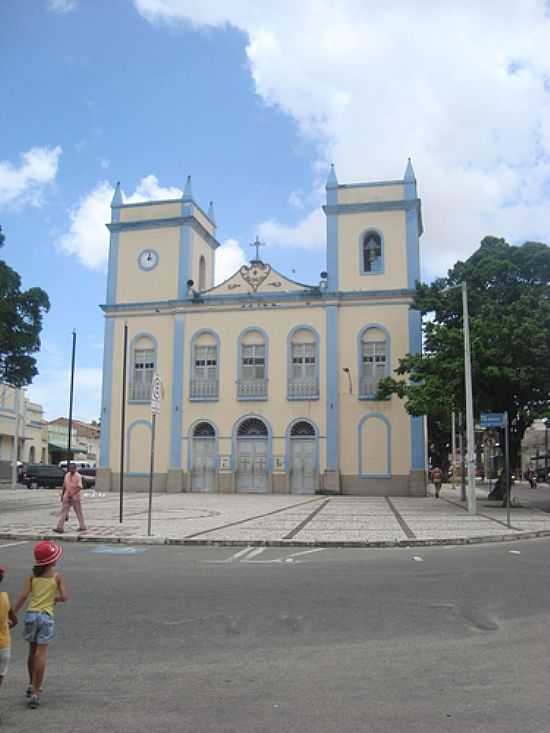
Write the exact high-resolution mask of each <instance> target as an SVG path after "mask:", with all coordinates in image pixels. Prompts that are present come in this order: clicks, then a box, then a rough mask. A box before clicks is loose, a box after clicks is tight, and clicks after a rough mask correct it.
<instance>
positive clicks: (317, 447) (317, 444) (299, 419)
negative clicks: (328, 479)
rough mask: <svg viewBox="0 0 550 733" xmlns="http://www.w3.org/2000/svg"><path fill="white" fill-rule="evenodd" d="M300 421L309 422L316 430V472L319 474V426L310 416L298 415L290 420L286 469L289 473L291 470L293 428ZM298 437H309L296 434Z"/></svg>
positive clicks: (286, 439)
mask: <svg viewBox="0 0 550 733" xmlns="http://www.w3.org/2000/svg"><path fill="white" fill-rule="evenodd" d="M299 422H307V423H309V424H310V425H311V427H312V428H313V429H314V430H315V437H314V440H315V466H314V468H315V472H316V474H319V470H320V458H319V428H318V427H317V424H316V423H315V422H313V420H312V419H311V418H310V417H297V418H295V419H294V420H292V422H290V423H289V424H288V426H287V429H286V433H285V471H286V472H287V473H289V471H290V441H291V439H292V438H291V435H290V433H291V432H292V428H293V427H294V425H296V423H299ZM296 437H302V438H307V436H296Z"/></svg>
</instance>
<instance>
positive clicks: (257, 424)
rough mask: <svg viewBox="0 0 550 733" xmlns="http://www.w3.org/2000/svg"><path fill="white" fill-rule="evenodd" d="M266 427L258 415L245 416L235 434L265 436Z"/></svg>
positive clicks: (251, 436)
mask: <svg viewBox="0 0 550 733" xmlns="http://www.w3.org/2000/svg"><path fill="white" fill-rule="evenodd" d="M267 435H268V433H267V427H266V424H265V423H264V421H263V420H260V419H259V418H258V417H247V418H246V420H243V421H242V423H241V424H240V425H239V429H238V430H237V436H238V437H239V438H243V437H247V438H267Z"/></svg>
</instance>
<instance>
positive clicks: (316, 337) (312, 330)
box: [286, 323, 321, 402]
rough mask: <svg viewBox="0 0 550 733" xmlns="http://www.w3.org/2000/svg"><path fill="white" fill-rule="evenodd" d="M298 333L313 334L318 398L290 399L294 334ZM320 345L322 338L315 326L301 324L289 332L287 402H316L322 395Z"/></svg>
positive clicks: (287, 346)
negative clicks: (289, 387) (307, 332)
mask: <svg viewBox="0 0 550 733" xmlns="http://www.w3.org/2000/svg"><path fill="white" fill-rule="evenodd" d="M297 331H309V332H310V333H312V334H313V338H314V340H315V379H316V380H317V396H316V397H290V396H289V394H288V385H289V384H290V381H291V379H292V339H293V338H294V334H295V333H296V332H297ZM319 343H320V337H319V331H317V329H316V328H314V327H313V326H309V325H307V324H305V323H302V324H300V325H299V326H294V328H292V329H291V330H290V331H289V332H288V336H287V337H286V391H287V395H286V398H287V400H289V401H291V402H296V401H304V400H305V401H307V402H311V401H314V400H318V399H319V395H320V389H321V380H320V371H319V370H320V367H319Z"/></svg>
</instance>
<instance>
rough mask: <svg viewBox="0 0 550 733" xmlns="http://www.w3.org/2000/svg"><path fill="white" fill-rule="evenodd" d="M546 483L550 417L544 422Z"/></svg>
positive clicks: (546, 479)
mask: <svg viewBox="0 0 550 733" xmlns="http://www.w3.org/2000/svg"><path fill="white" fill-rule="evenodd" d="M543 422H544V481H545V482H546V483H547V482H548V428H549V427H550V417H545V418H544V420H543Z"/></svg>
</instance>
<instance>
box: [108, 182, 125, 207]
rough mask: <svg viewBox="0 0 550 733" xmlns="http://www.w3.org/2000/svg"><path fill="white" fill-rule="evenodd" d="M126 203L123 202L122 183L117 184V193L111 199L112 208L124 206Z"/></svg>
mask: <svg viewBox="0 0 550 733" xmlns="http://www.w3.org/2000/svg"><path fill="white" fill-rule="evenodd" d="M123 204H124V201H123V200H122V191H121V190H120V181H117V182H116V186H115V192H114V194H113V198H112V199H111V206H122V205H123Z"/></svg>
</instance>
